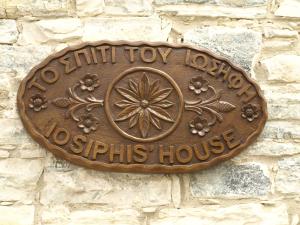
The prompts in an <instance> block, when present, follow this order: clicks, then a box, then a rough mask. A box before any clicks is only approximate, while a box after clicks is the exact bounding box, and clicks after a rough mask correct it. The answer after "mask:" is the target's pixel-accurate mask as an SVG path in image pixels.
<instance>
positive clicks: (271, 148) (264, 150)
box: [243, 139, 300, 157]
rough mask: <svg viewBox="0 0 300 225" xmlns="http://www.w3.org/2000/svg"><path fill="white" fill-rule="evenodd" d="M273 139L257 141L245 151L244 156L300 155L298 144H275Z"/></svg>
mask: <svg viewBox="0 0 300 225" xmlns="http://www.w3.org/2000/svg"><path fill="white" fill-rule="evenodd" d="M276 141H277V140H273V139H263V140H261V139H260V140H258V141H256V142H254V143H253V144H251V145H250V146H249V147H248V148H247V149H245V150H244V151H245V153H244V152H243V154H245V155H255V156H270V157H276V156H285V155H295V154H299V153H300V143H295V142H291V141H289V142H276Z"/></svg>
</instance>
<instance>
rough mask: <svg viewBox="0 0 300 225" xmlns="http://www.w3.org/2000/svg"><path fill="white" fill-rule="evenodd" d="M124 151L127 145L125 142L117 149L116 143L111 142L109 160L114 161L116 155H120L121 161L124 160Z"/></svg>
mask: <svg viewBox="0 0 300 225" xmlns="http://www.w3.org/2000/svg"><path fill="white" fill-rule="evenodd" d="M124 151H125V146H124V145H123V144H121V145H120V147H119V150H116V149H115V145H114V144H111V145H110V149H109V161H110V162H113V161H114V156H115V155H118V156H119V159H120V160H119V162H121V163H122V162H124Z"/></svg>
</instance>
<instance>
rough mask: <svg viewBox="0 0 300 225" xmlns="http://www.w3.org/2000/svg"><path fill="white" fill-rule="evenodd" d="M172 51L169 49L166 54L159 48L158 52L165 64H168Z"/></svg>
mask: <svg viewBox="0 0 300 225" xmlns="http://www.w3.org/2000/svg"><path fill="white" fill-rule="evenodd" d="M171 50H172V48H167V50H166V51H165V52H164V50H163V49H162V48H158V52H159V54H160V56H161V58H162V60H163V62H164V63H165V64H166V63H167V57H168V55H169V54H170V53H171Z"/></svg>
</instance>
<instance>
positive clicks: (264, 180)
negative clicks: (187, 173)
mask: <svg viewBox="0 0 300 225" xmlns="http://www.w3.org/2000/svg"><path fill="white" fill-rule="evenodd" d="M190 179H191V181H190V191H191V194H192V196H193V197H200V198H217V197H222V198H247V197H259V196H266V195H267V194H268V193H269V191H270V188H271V182H270V178H269V175H268V171H267V167H266V166H265V165H262V164H258V163H256V164H254V163H248V164H242V165H237V164H234V163H232V162H227V163H223V164H220V165H218V166H216V167H213V168H210V169H207V170H203V171H200V172H198V173H194V174H192V175H191V178H190Z"/></svg>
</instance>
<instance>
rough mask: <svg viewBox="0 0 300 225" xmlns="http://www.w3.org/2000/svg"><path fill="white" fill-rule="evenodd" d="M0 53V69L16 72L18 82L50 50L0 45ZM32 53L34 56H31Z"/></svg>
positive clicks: (33, 46)
mask: <svg viewBox="0 0 300 225" xmlns="http://www.w3.org/2000/svg"><path fill="white" fill-rule="evenodd" d="M0 52H1V54H0V67H3V68H10V69H12V70H13V71H16V72H17V76H18V79H19V82H20V81H21V79H22V78H23V77H25V76H26V75H27V73H28V72H29V70H30V69H32V67H33V66H35V65H36V64H37V63H39V62H41V61H42V60H43V59H44V58H46V57H47V56H48V55H49V54H50V53H51V52H52V50H51V47H49V46H38V45H31V46H10V45H0ZM33 52H34V54H32V53H33Z"/></svg>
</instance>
